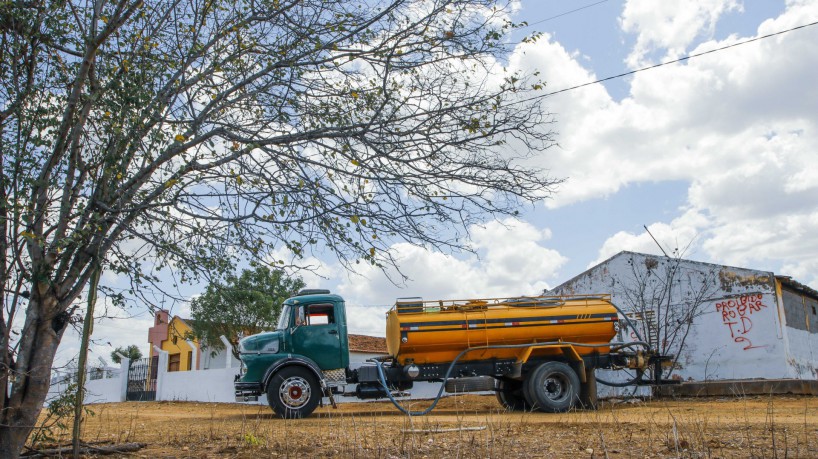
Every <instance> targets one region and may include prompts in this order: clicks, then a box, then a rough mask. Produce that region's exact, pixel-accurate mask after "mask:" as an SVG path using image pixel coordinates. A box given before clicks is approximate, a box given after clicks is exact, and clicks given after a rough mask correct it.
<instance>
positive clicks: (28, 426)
mask: <svg viewBox="0 0 818 459" xmlns="http://www.w3.org/2000/svg"><path fill="white" fill-rule="evenodd" d="M32 290H33V292H32V296H31V299H30V300H29V303H28V309H27V311H26V321H25V324H24V325H23V332H22V335H21V339H20V347H19V349H18V352H17V359H16V362H15V364H16V371H15V372H14V373H13V382H12V384H11V392H10V393H9V397H8V398H7V399H6V406H4V407H2V413H0V458H2V459H6V458H16V457H19V455H20V452H21V451H22V449H23V446H24V445H25V443H26V440H27V439H28V436H29V434H30V433H31V431H32V430H33V429H34V426H35V425H36V423H37V418H38V417H39V415H40V411H41V410H42V408H43V403H44V402H45V398H46V396H47V395H48V389H49V387H50V383H51V381H50V378H51V364H52V363H53V361H54V355H55V354H56V352H57V347H58V346H59V344H60V339H61V338H62V334H63V330H65V326H66V325H67V317H66V314H65V311H60V310H58V301H57V297H56V293H55V291H54V289H53V288H52V287H50V286H48V285H47V284H40V285H38V286H37V288H35V289H32ZM3 389H5V390H8V389H6V388H3Z"/></svg>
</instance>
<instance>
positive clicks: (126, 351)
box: [111, 344, 142, 363]
mask: <svg viewBox="0 0 818 459" xmlns="http://www.w3.org/2000/svg"><path fill="white" fill-rule="evenodd" d="M119 354H122V355H124V356H125V357H128V359H129V360H130V361H131V363H133V362H134V361H135V360H139V359H141V358H142V351H140V350H139V346H137V345H136V344H131V345H130V346H127V347H122V346H119V347H117V348H116V349H114V350H113V351H111V360H112V361H113V362H114V363H120V362H122V358H121V357H120V356H119Z"/></svg>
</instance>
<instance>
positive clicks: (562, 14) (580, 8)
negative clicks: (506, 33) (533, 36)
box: [521, 0, 608, 29]
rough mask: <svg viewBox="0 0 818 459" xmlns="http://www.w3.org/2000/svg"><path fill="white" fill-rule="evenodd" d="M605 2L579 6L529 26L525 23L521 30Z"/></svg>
mask: <svg viewBox="0 0 818 459" xmlns="http://www.w3.org/2000/svg"><path fill="white" fill-rule="evenodd" d="M607 1H608V0H602V1H599V2H596V3H591V4H589V5H585V6H581V7H579V8H576V9H573V10H571V11H566V12H564V13H560V14H558V15H556V16H551V17H550V18H545V19H541V20H539V21H537V22H532V23H530V24H528V23H527V24H526V25H525V27H521V28H523V29H524V28H526V27H531V26H534V25H537V24H542V23H543V22H546V21H550V20H552V19H557V18H561V17H563V16H567V15H569V14H571V13H576V12H577V11H582V10H584V9H585V8H590V7H592V6H596V5H599V4H600V3H605V2H607Z"/></svg>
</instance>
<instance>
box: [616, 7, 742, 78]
mask: <svg viewBox="0 0 818 459" xmlns="http://www.w3.org/2000/svg"><path fill="white" fill-rule="evenodd" d="M741 9H742V7H741V3H740V2H739V1H737V0H688V1H684V2H656V1H653V0H628V1H627V2H626V3H625V8H624V10H623V11H622V15H621V16H620V17H619V23H620V25H621V27H622V30H624V31H625V32H629V33H634V34H636V45H635V46H634V48H633V50H632V51H631V53H630V55H629V56H628V58H627V63H628V65H629V66H630V67H631V68H638V67H641V66H643V65H645V64H646V63H647V62H646V61H645V56H646V55H647V54H649V53H651V52H653V51H655V50H666V52H667V57H668V58H671V59H673V58H677V57H680V56H681V55H682V54H684V51H685V49H686V48H687V47H688V46H689V45H690V44H691V43H692V42H693V41H694V40H695V39H696V38H697V37H699V36H701V35H705V34H706V35H712V33H713V32H714V30H715V27H716V23H717V22H718V19H719V17H720V16H721V15H722V14H724V13H726V12H729V11H733V10H738V11H741Z"/></svg>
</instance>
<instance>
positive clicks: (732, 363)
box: [548, 252, 816, 393]
mask: <svg viewBox="0 0 818 459" xmlns="http://www.w3.org/2000/svg"><path fill="white" fill-rule="evenodd" d="M647 259H653V260H656V261H658V262H659V263H658V264H657V265H653V262H650V261H647ZM646 263H648V264H650V265H651V266H652V270H653V273H654V276H653V278H652V280H651V282H659V283H661V280H662V278H663V277H664V273H665V271H664V270H666V269H669V267H671V266H672V263H675V261H674V259H669V258H665V257H655V256H651V255H644V254H637V253H630V252H622V253H620V254H618V255H616V256H614V257H613V258H611V259H609V260H607V261H605V262H603V263H601V264H599V265H597V266H595V267H593V268H591V269H590V270H588V271H586V272H584V273H582V274H580V275H579V276H577V277H575V278H573V279H571V280H569V281H568V282H566V283H564V284H562V285H560V286H558V287H556V288H555V289H553V290H552V291H550V292H548V293H551V294H560V295H570V294H602V293H607V294H611V297H612V302H613V303H614V304H615V305H617V306H619V307H620V308H622V309H624V310H625V311H626V312H628V309H629V308H628V305H629V304H632V303H633V295H632V291H633V287H634V286H635V285H636V284H638V283H639V282H643V281H641V280H640V279H644V278H640V275H639V273H638V272H636V271H635V270H641V271H642V272H643V273H644V272H645V266H647V265H646ZM679 268H680V270H681V271H680V272H681V273H682V275H681V276H677V278H679V279H680V282H679V285H681V286H683V287H684V288H677V289H675V290H673V296H672V298H671V304H674V305H684V304H686V303H688V304H689V302H690V301H691V300H690V298H692V297H695V295H696V293H697V291H700V290H699V289H700V288H702V282H706V283H707V284H709V285H712V287H707V288H708V291H707V294H706V295H705V298H706V300H705V301H703V302H702V309H701V312H702V313H701V314H700V315H698V316H697V317H695V319H694V320H693V324H692V327H691V328H690V332H689V335H688V337H687V339H686V340H685V347H684V348H683V349H682V351H681V352H680V353H679V352H678V350H676V353H679V354H680V356H679V361H678V366H677V368H676V370H675V371H674V373H675V374H676V375H678V377H681V379H683V380H695V381H705V380H714V379H749V378H766V379H773V378H805V377H809V378H814V377H815V368H814V367H813V368H812V375H810V374H809V373H810V369H808V368H805V369H804V371H802V372H801V373H797V372H795V371H793V369H792V367H791V366H790V365H789V364H788V351H787V349H788V343H787V336H788V335H789V337H790V338H789V340H790V342H789V346H790V347H792V346H798V347H799V348H801V349H803V348H805V347H810V346H811V348H812V349H815V348H816V339H815V336H816V335H813V336H812V337H807V336H801V335H803V334H802V333H798V332H800V330H794V329H792V328H788V327H787V328H786V330H785V327H784V325H783V324H782V323H781V320H780V317H784V311H783V306H782V305H781V304H780V302H779V301H778V297H777V295H776V289H775V280H774V275H773V273H770V272H764V271H755V270H749V269H741V268H732V267H727V266H719V265H712V264H707V263H699V262H694V261H689V260H682V261H681V262H680V265H679ZM703 279H705V280H703ZM625 332H626V338H627V335H628V334H629V331H628V330H626V331H625ZM805 333H806V332H805ZM631 338H633V335H631ZM795 341H798V343H796V342H795ZM813 358H814V357H813ZM812 362H815V360H812ZM601 375H602V374H601V373H600V376H601ZM607 376H608V378H611V379H612V378H613V377H612V376H610V375H607ZM602 387H604V386H600V388H601V389H602ZM602 392H604V390H603V391H601V393H602Z"/></svg>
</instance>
